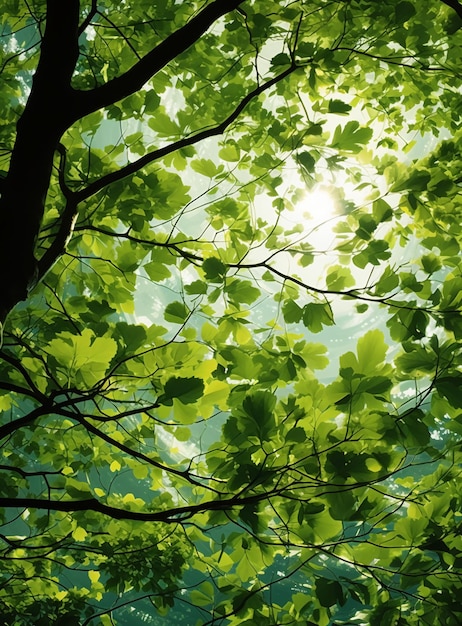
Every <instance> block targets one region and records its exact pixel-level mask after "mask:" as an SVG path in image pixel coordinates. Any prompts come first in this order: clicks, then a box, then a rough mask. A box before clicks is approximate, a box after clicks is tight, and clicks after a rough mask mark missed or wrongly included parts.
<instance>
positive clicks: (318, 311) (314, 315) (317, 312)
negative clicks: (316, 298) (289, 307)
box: [302, 302, 334, 333]
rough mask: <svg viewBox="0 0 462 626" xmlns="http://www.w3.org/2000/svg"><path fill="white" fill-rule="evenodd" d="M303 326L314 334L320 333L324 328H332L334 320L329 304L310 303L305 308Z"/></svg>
mask: <svg viewBox="0 0 462 626" xmlns="http://www.w3.org/2000/svg"><path fill="white" fill-rule="evenodd" d="M302 320H303V324H304V325H305V326H306V328H308V329H309V330H311V332H313V333H319V332H321V330H322V329H323V327H324V326H332V325H333V324H334V319H333V317H332V311H331V309H330V307H329V305H327V304H317V303H314V302H312V303H310V304H305V306H304V307H303V315H302Z"/></svg>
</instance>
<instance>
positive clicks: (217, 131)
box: [75, 64, 298, 202]
mask: <svg viewBox="0 0 462 626" xmlns="http://www.w3.org/2000/svg"><path fill="white" fill-rule="evenodd" d="M297 68H298V66H297V65H295V64H292V65H291V66H290V67H288V68H287V69H286V70H284V72H282V73H281V74H278V76H275V77H274V78H272V79H271V80H269V81H267V82H266V83H263V84H262V85H259V86H258V87H256V88H255V89H254V90H253V91H251V92H250V93H248V94H247V95H246V96H245V97H244V98H243V99H242V100H241V102H240V103H239V104H238V105H237V107H236V108H235V109H234V111H233V112H232V113H231V114H230V115H228V117H227V118H226V119H225V120H223V121H222V122H220V123H219V124H217V126H213V127H212V128H207V129H205V130H202V131H200V132H198V133H196V134H195V135H191V136H189V137H184V138H183V139H180V140H178V141H175V142H174V143H172V144H170V145H168V146H164V147H163V148H159V149H158V150H153V151H151V152H148V153H147V154H145V155H144V156H142V157H141V158H139V159H137V160H136V161H133V163H129V164H128V165H125V166H124V167H122V168H120V169H119V170H117V171H116V172H111V173H110V174H106V175H105V176H102V177H101V178H99V179H98V180H95V181H94V182H92V183H90V184H89V185H88V187H86V188H85V189H82V190H81V191H77V192H75V197H76V199H77V201H78V202H82V201H83V200H86V199H88V198H90V197H91V196H93V195H94V194H95V193H97V192H98V191H101V189H104V187H107V185H110V184H111V183H115V182H117V181H119V180H122V179H123V178H126V177H127V176H130V175H131V174H135V173H136V172H138V171H139V170H140V169H141V168H142V167H144V166H146V165H148V164H149V163H152V162H153V161H156V160H157V159H161V158H162V157H164V156H167V155H168V154H171V153H172V152H176V151H177V150H180V149H181V148H185V147H186V146H191V145H193V144H196V143H199V142H200V141H203V140H204V139H208V138H209V137H215V136H217V135H222V134H223V133H224V132H225V130H226V129H227V128H228V126H230V125H231V124H232V123H233V122H234V121H235V120H236V119H237V118H238V117H239V115H240V114H241V113H242V111H243V110H244V109H245V107H246V106H247V105H248V104H249V102H250V101H251V100H253V99H254V98H256V97H257V96H259V95H260V94H261V93H263V92H264V91H266V90H267V89H269V88H270V87H272V86H273V85H275V84H276V83H278V82H279V81H281V80H283V79H284V78H286V77H287V76H289V74H291V73H292V72H293V71H295V70H296V69H297Z"/></svg>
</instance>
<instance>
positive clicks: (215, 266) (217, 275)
mask: <svg viewBox="0 0 462 626" xmlns="http://www.w3.org/2000/svg"><path fill="white" fill-rule="evenodd" d="M202 269H203V270H204V272H205V278H206V279H207V280H209V281H211V282H214V283H219V282H222V281H223V278H224V277H225V276H226V270H227V268H226V265H225V264H224V263H222V262H221V261H220V259H218V258H217V257H213V256H212V257H209V258H207V259H205V260H204V262H203V263H202Z"/></svg>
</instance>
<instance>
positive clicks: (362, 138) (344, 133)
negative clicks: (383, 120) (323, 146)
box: [331, 120, 372, 152]
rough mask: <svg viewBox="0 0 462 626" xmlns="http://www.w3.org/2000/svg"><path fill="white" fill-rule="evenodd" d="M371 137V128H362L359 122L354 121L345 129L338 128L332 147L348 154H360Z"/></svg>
mask: <svg viewBox="0 0 462 626" xmlns="http://www.w3.org/2000/svg"><path fill="white" fill-rule="evenodd" d="M371 137H372V129H371V128H364V127H360V125H359V122H357V121H356V120H353V121H351V122H347V123H346V125H345V126H344V127H342V126H340V125H339V126H337V128H336V129H335V132H334V136H333V137H332V143H331V146H332V148H337V149H338V150H346V151H347V152H359V151H360V150H362V147H363V145H364V144H366V143H367V142H368V141H369V140H370V139H371Z"/></svg>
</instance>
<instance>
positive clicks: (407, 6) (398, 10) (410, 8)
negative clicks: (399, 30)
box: [395, 2, 416, 24]
mask: <svg viewBox="0 0 462 626" xmlns="http://www.w3.org/2000/svg"><path fill="white" fill-rule="evenodd" d="M415 14H416V10H415V7H414V5H413V4H412V2H398V4H397V5H396V6H395V18H396V21H397V23H398V24H404V22H407V21H408V20H410V19H411V17H414V15H415Z"/></svg>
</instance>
